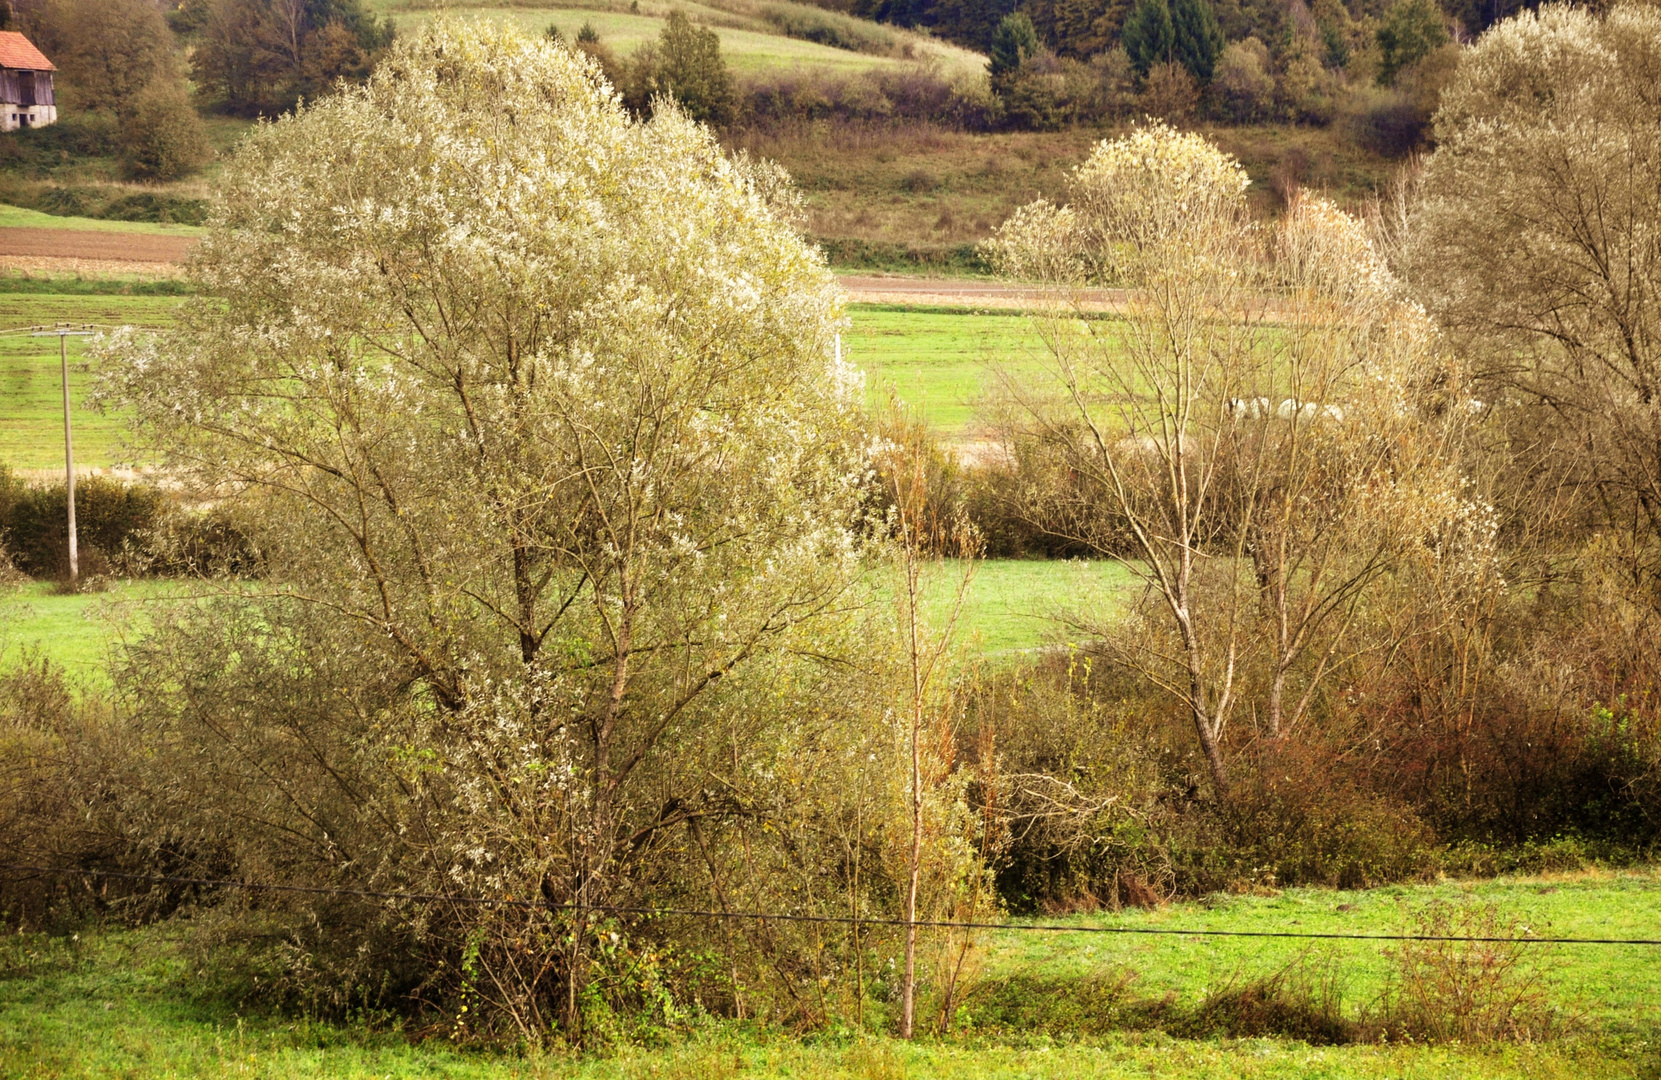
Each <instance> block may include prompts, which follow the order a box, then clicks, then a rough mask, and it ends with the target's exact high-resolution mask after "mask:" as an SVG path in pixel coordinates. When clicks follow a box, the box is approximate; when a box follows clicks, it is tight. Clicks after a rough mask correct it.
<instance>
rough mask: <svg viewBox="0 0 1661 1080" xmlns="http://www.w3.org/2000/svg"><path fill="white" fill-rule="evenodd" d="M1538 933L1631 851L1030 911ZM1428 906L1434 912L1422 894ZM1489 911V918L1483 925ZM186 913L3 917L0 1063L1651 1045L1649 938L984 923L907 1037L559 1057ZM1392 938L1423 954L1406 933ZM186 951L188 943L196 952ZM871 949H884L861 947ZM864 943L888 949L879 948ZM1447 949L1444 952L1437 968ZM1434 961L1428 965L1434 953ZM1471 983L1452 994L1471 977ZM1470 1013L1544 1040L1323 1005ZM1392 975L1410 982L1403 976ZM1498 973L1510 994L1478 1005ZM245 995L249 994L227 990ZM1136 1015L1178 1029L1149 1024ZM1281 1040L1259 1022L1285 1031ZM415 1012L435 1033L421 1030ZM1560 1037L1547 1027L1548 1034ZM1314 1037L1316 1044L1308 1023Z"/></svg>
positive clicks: (1549, 1053) (1031, 1063) (879, 1066)
mask: <svg viewBox="0 0 1661 1080" xmlns="http://www.w3.org/2000/svg"><path fill="white" fill-rule="evenodd" d="M1494 911H1497V912H1503V913H1504V915H1503V916H1502V917H1501V918H1502V923H1501V924H1502V925H1505V926H1508V927H1514V926H1516V925H1520V924H1526V925H1527V926H1528V927H1529V929H1530V930H1531V931H1532V932H1533V933H1535V934H1539V935H1547V934H1550V935H1554V936H1589V937H1626V936H1646V935H1649V936H1653V934H1654V929H1655V927H1656V926H1657V925H1661V877H1658V876H1657V874H1656V873H1655V872H1653V871H1632V872H1620V873H1609V872H1604V873H1577V874H1568V875H1548V876H1541V877H1506V878H1499V879H1494V880H1490V881H1485V882H1480V883H1470V884H1463V883H1460V884H1456V883H1445V884H1441V885H1435V886H1421V887H1406V886H1396V887H1390V888H1384V889H1377V890H1372V891H1367V892H1346V893H1335V892H1331V891H1327V890H1320V889H1288V890H1285V891H1283V892H1279V893H1277V894H1275V895H1272V896H1223V897H1216V898H1214V899H1213V900H1210V901H1208V902H1206V903H1185V904H1173V905H1169V906H1166V907H1163V908H1160V909H1158V910H1156V911H1143V912H1135V911H1130V912H1124V913H1122V914H1118V915H1112V916H1108V915H1095V916H1067V917H1056V918H1049V919H1045V920H1043V922H1044V923H1045V924H1047V925H1073V926H1077V927H1080V928H1081V929H1082V928H1086V927H1095V926H1122V927H1147V928H1158V929H1169V928H1176V927H1181V928H1189V929H1204V930H1246V931H1261V930H1285V929H1291V930H1299V929H1302V930H1307V931H1312V932H1334V933H1359V934H1368V933H1398V932H1401V931H1403V930H1417V929H1421V928H1423V926H1424V925H1425V918H1426V913H1435V912H1443V913H1456V914H1454V915H1453V917H1454V918H1455V919H1463V920H1464V921H1462V922H1459V923H1458V924H1457V925H1460V926H1480V925H1483V920H1484V919H1486V918H1488V917H1489V913H1490V912H1494ZM1430 917H1431V918H1434V917H1436V916H1435V915H1431V916H1430ZM1488 925H1495V924H1492V923H1490V924H1488ZM210 940H211V935H208V934H203V933H201V932H200V931H193V930H191V929H190V928H189V924H188V923H183V924H181V923H174V924H164V925H161V926H156V927H152V928H149V929H144V930H137V931H111V932H106V933H96V934H92V935H89V936H86V937H85V938H84V939H77V940H71V939H69V938H67V937H56V938H53V937H46V936H44V935H14V936H11V937H9V938H8V939H7V940H6V941H5V943H4V944H3V945H0V1072H4V1073H5V1074H6V1075H16V1076H46V1075H106V1074H109V1075H121V1076H125V1077H131V1078H133V1080H148V1078H150V1077H163V1076H172V1075H180V1074H188V1075H222V1074H223V1075H243V1076H263V1077H284V1078H300V1077H355V1076H368V1075H373V1076H377V1077H394V1078H402V1077H414V1076H430V1075H435V1074H440V1075H444V1076H456V1077H478V1078H481V1080H482V1078H486V1077H491V1078H494V1077H503V1078H505V1077H523V1078H527V1080H528V1078H532V1077H553V1076H559V1077H572V1078H578V1077H582V1078H590V1077H591V1078H594V1080H601V1078H619V1080H621V1078H633V1077H642V1078H643V1077H649V1076H656V1077H686V1078H688V1080H691V1078H693V1077H697V1078H704V1077H721V1076H738V1075H761V1076H786V1075H788V1076H799V1077H808V1078H814V1077H825V1078H831V1077H850V1078H855V1077H857V1078H870V1077H892V1076H906V1075H910V1076H929V1077H942V1078H946V1077H962V1078H964V1080H970V1078H975V1080H978V1078H981V1077H1005V1076H1007V1077H1033V1076H1043V1077H1047V1078H1049V1077H1062V1078H1065V1077H1086V1076H1088V1077H1120V1076H1124V1077H1141V1076H1147V1075H1149V1074H1150V1072H1153V1073H1157V1074H1158V1075H1160V1076H1163V1077H1172V1078H1200V1077H1208V1078H1222V1077H1261V1078H1270V1077H1273V1078H1283V1080H1293V1078H1310V1080H1313V1078H1317V1077H1321V1078H1331V1077H1343V1078H1345V1080H1349V1078H1361V1077H1374V1076H1376V1077H1399V1076H1404V1075H1408V1076H1414V1077H1419V1078H1425V1080H1429V1078H1448V1080H1455V1078H1460V1080H1462V1078H1464V1077H1470V1076H1482V1077H1488V1078H1508V1077H1517V1078H1523V1077H1527V1078H1529V1080H1543V1078H1544V1080H1550V1078H1563V1080H1571V1078H1573V1080H1597V1078H1602V1077H1618V1076H1631V1075H1633V1073H1632V1071H1631V1069H1632V1066H1633V1063H1634V1062H1637V1063H1638V1064H1639V1066H1640V1068H1642V1067H1643V1063H1644V1062H1645V1061H1646V1060H1654V1057H1655V1050H1654V1047H1653V1044H1652V1043H1651V1042H1650V1040H1651V1039H1652V1038H1653V1033H1654V1031H1655V1028H1656V1026H1657V1024H1658V1022H1661V1004H1658V989H1661V988H1658V984H1657V979H1658V975H1657V965H1656V957H1655V955H1654V950H1653V949H1645V948H1642V947H1595V946H1524V947H1522V948H1521V950H1519V951H1517V952H1515V953H1512V952H1506V953H1504V954H1503V955H1501V954H1495V956H1494V957H1493V959H1496V960H1502V961H1503V962H1504V963H1505V964H1508V965H1509V964H1514V965H1515V966H1514V967H1510V968H1509V969H1508V970H1507V971H1506V972H1504V973H1500V972H1497V971H1487V972H1485V973H1484V974H1483V976H1481V977H1478V978H1474V979H1472V978H1466V979H1465V980H1463V981H1461V980H1460V979H1458V978H1457V977H1456V978H1454V979H1452V980H1449V981H1447V982H1445V983H1433V982H1427V983H1424V984H1422V985H1418V986H1417V988H1416V989H1415V990H1412V991H1409V992H1407V993H1404V987H1403V985H1402V983H1401V972H1402V971H1403V970H1413V968H1411V967H1407V968H1404V966H1403V963H1402V960H1403V959H1404V957H1403V956H1402V946H1400V945H1399V944H1388V943H1379V942H1366V941H1349V942H1329V943H1324V944H1318V945H1311V944H1310V943H1309V942H1299V941H1263V940H1261V939H1251V938H1201V937H1137V936H1114V935H1104V934H1086V933H1072V934H1069V933H1033V932H1025V933H1023V932H1020V931H1014V932H998V933H989V934H986V935H984V936H983V938H982V940H981V941H980V943H979V947H980V948H981V949H982V950H984V952H983V953H982V954H981V955H980V956H978V957H977V960H976V969H977V970H976V971H975V972H974V973H973V974H972V977H971V978H970V979H969V981H968V983H967V986H966V992H965V999H964V1004H963V1008H962V1010H961V1012H960V1013H959V1016H958V1018H957V1024H956V1026H955V1027H954V1030H953V1032H952V1033H951V1034H950V1035H948V1036H947V1037H946V1038H943V1039H938V1040H934V1041H931V1042H929V1043H926V1044H924V1045H908V1044H905V1043H901V1042H897V1041H894V1040H890V1039H886V1038H881V1037H876V1038H863V1039H861V1038H849V1037H846V1036H843V1037H837V1036H835V1035H830V1036H827V1037H825V1038H821V1039H816V1040H814V1041H813V1042H812V1043H811V1044H803V1043H800V1042H797V1041H794V1040H791V1039H788V1038H783V1037H780V1036H776V1035H775V1036H769V1035H768V1034H767V1033H766V1032H765V1031H757V1030H749V1031H746V1030H744V1029H741V1028H740V1029H726V1030H719V1029H710V1030H707V1031H704V1032H702V1033H700V1032H696V1031H694V1032H692V1033H690V1034H683V1035H678V1036H668V1037H667V1042H666V1044H664V1045H660V1046H658V1047H657V1048H655V1049H631V1048H627V1047H624V1048H620V1049H619V1050H618V1051H616V1052H615V1053H614V1054H611V1055H607V1056H604V1057H600V1058H597V1059H590V1060H587V1061H575V1060H571V1059H568V1058H565V1057H562V1056H559V1055H552V1056H535V1055H533V1056H530V1057H519V1056H517V1055H503V1056H498V1055H494V1054H489V1053H457V1052H455V1051H452V1050H449V1049H446V1048H445V1047H443V1046H442V1045H435V1043H436V1042H437V1040H434V1041H429V1042H427V1043H424V1044H422V1045H420V1046H413V1047H412V1046H410V1045H409V1044H408V1043H407V1042H406V1041H405V1040H404V1037H403V1036H404V1034H405V1033H403V1032H400V1031H399V1030H398V1029H397V1028H396V1027H392V1028H385V1029H382V1030H379V1031H377V1030H376V1029H375V1028H374V1027H373V1026H372V1025H367V1024H365V1025H353V1026H350V1027H346V1026H335V1025H332V1024H328V1023H320V1022H315V1021H306V1020H299V1019H294V1018H291V1017H286V1016H283V1015H282V1014H280V1013H272V1012H270V1011H268V1010H265V1009H262V1008H260V1007H258V1006H257V1005H255V1004H253V1002H252V1001H250V1000H249V999H248V998H247V997H246V995H248V994H249V993H250V991H251V990H252V986H251V984H250V981H249V980H251V979H253V978H255V977H256V976H257V975H258V970H257V968H252V967H248V968H241V967H239V966H238V965H237V963H236V962H235V961H233V960H232V959H231V958H230V957H229V956H227V955H226V954H224V953H216V952H214V951H213V949H212V946H211V945H209V944H208V942H209V941H210ZM1419 949H1420V951H1419V952H1417V953H1413V954H1411V959H1412V960H1416V961H1424V962H1426V963H1428V964H1429V965H1430V966H1431V967H1434V966H1435V954H1433V953H1431V952H1429V951H1428V950H1427V949H1426V947H1423V946H1421V947H1419ZM204 950H206V951H204ZM875 959H876V960H878V961H882V960H883V959H884V958H882V957H877V958H875ZM887 959H893V958H892V957H889V958H887ZM1448 970H1451V969H1448ZM1448 970H1444V971H1443V974H1444V975H1446V974H1447V973H1448ZM1473 990H1474V991H1475V992H1474V993H1471V992H1472V991H1473ZM1459 993H1467V994H1470V997H1469V999H1468V1000H1467V1001H1465V1002H1463V1005H1462V1007H1459V1006H1455V1008H1454V1010H1453V1011H1455V1012H1457V1013H1458V1014H1459V1016H1460V1019H1461V1021H1462V1022H1464V1023H1466V1024H1468V1025H1470V1026H1471V1029H1472V1030H1470V1031H1468V1032H1467V1033H1466V1034H1467V1038H1466V1039H1465V1040H1464V1041H1465V1042H1467V1043H1469V1042H1472V1041H1480V1035H1481V1033H1480V1032H1479V1031H1477V1030H1476V1028H1477V1027H1478V1026H1479V1025H1482V1024H1485V1023H1487V1024H1491V1023H1495V1022H1496V1018H1498V1017H1499V1016H1501V1014H1503V1017H1504V1019H1500V1020H1498V1022H1500V1023H1504V1022H1507V1021H1510V1020H1520V1021H1525V1022H1529V1023H1534V1024H1538V1025H1542V1028H1541V1029H1540V1030H1542V1031H1551V1032H1553V1033H1555V1034H1556V1035H1558V1036H1559V1039H1558V1041H1552V1042H1534V1043H1529V1044H1524V1045H1522V1046H1512V1047H1506V1048H1503V1049H1484V1048H1482V1047H1480V1046H1469V1045H1467V1046H1464V1047H1460V1046H1454V1047H1438V1046H1429V1045H1423V1044H1418V1045H1415V1044H1414V1042H1413V1041H1412V1040H1404V1041H1394V1042H1391V1043H1386V1044H1384V1045H1374V1044H1367V1045H1344V1044H1343V1035H1344V1032H1345V1030H1346V1025H1353V1024H1356V1023H1358V1022H1360V1020H1361V1019H1362V1018H1364V1017H1365V1016H1367V1015H1368V1014H1370V1013H1378V1012H1380V1011H1381V1010H1383V1009H1385V1008H1386V1007H1388V1008H1394V1009H1396V1010H1398V1011H1400V1010H1402V1009H1404V1008H1412V1007H1418V1006H1422V1005H1430V1006H1434V1007H1444V1006H1448V1005H1450V1004H1452V1003H1451V1002H1450V1001H1449V1000H1447V999H1448V998H1449V997H1450V996H1451V995H1455V994H1459ZM1413 995H1416V996H1413ZM1507 995H1515V997H1516V998H1517V1001H1516V1004H1517V1005H1518V1008H1515V1009H1506V1008H1504V1007H1503V1006H1501V1007H1499V1008H1496V1005H1497V1004H1498V1003H1500V1002H1502V1001H1503V1000H1505V999H1506V997H1507ZM251 1006H252V1007H251ZM1160 1028H1167V1029H1168V1028H1176V1029H1178V1030H1184V1029H1185V1030H1186V1032H1187V1033H1188V1034H1189V1035H1190V1036H1191V1038H1189V1039H1180V1038H1172V1037H1171V1035H1170V1034H1168V1033H1167V1032H1166V1031H1164V1030H1160ZM1288 1029H1290V1031H1289V1033H1292V1034H1296V1035H1301V1036H1302V1038H1301V1039H1293V1040H1285V1039H1279V1038H1274V1037H1273V1036H1275V1035H1277V1034H1280V1033H1283V1032H1288ZM433 1034H435V1035H436V1034H442V1032H440V1031H435V1032H433ZM1565 1035H1566V1036H1567V1039H1566V1040H1563V1039H1562V1036H1565ZM1335 1039H1336V1041H1337V1044H1336V1045H1333V1044H1332V1043H1333V1042H1334V1040H1335Z"/></svg>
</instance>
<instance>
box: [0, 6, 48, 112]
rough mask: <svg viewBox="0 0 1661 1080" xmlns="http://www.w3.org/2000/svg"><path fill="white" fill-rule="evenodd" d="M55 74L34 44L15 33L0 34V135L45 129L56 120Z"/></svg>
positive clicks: (2, 32)
mask: <svg viewBox="0 0 1661 1080" xmlns="http://www.w3.org/2000/svg"><path fill="white" fill-rule="evenodd" d="M56 70H58V69H57V68H55V67H53V66H52V61H50V60H48V59H46V57H45V56H44V55H43V54H42V53H41V51H40V50H39V49H37V48H35V43H34V42H32V41H30V40H29V39H28V38H26V37H24V36H23V35H22V34H19V33H18V32H17V31H15V30H0V131H16V130H17V129H18V128H26V127H44V126H45V125H47V124H50V123H52V122H53V121H55V120H56V119H57V118H58V99H57V98H56V97H55V96H54V95H53V93H52V72H54V71H56Z"/></svg>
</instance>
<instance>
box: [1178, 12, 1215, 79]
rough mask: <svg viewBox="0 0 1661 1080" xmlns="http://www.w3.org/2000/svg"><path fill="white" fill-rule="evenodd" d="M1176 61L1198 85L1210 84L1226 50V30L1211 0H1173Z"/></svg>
mask: <svg viewBox="0 0 1661 1080" xmlns="http://www.w3.org/2000/svg"><path fill="white" fill-rule="evenodd" d="M1170 12H1171V27H1172V30H1173V31H1174V34H1173V48H1172V54H1173V55H1172V59H1174V60H1176V61H1177V62H1178V63H1180V64H1181V65H1182V66H1183V67H1185V68H1187V69H1188V73H1189V74H1190V75H1192V76H1194V78H1195V80H1196V81H1198V82H1202V83H1205V82H1210V81H1211V75H1212V72H1214V71H1215V70H1216V68H1217V57H1218V56H1219V55H1220V54H1221V53H1222V51H1223V31H1222V28H1221V27H1219V26H1218V25H1217V13H1216V11H1214V10H1213V9H1212V7H1211V0H1170Z"/></svg>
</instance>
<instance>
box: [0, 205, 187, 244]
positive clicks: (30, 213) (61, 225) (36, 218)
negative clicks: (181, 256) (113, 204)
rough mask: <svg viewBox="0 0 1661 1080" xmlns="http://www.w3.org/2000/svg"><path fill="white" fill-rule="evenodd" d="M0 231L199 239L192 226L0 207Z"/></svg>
mask: <svg viewBox="0 0 1661 1080" xmlns="http://www.w3.org/2000/svg"><path fill="white" fill-rule="evenodd" d="M0 229H74V230H77V231H90V232H117V233H143V234H145V235H148V236H200V235H201V234H202V230H201V229H200V228H198V227H197V226H195V225H163V224H157V223H155V222H149V221H105V220H103V219H102V218H84V217H59V216H58V215H56V214H43V213H41V212H40V211H39V210H25V209H24V208H23V207H21V206H7V205H5V204H4V203H0Z"/></svg>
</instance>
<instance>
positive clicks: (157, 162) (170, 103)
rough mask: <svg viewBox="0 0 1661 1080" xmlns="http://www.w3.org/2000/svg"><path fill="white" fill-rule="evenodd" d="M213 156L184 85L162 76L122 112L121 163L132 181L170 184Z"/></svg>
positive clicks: (205, 133) (193, 170)
mask: <svg viewBox="0 0 1661 1080" xmlns="http://www.w3.org/2000/svg"><path fill="white" fill-rule="evenodd" d="M211 154H212V151H211V149H210V148H209V147H208V137H207V132H206V131H205V130H204V128H203V126H202V118H201V117H199V116H197V115H196V106H195V105H193V104H192V103H191V100H190V94H189V93H188V92H187V91H186V90H185V87H184V83H183V82H181V81H180V80H177V79H171V78H161V79H157V80H156V81H155V82H152V83H151V84H150V85H149V86H147V87H145V88H144V89H143V90H141V91H139V93H138V94H137V95H135V96H134V97H133V99H132V100H131V101H130V102H129V103H128V104H127V107H126V108H125V109H124V110H123V111H122V114H121V165H122V168H123V169H125V170H126V172H127V174H128V175H129V176H131V177H132V178H133V179H135V180H174V179H177V178H178V177H181V176H184V175H186V174H187V173H192V172H195V171H196V170H197V169H199V168H201V166H202V164H203V163H204V162H205V161H207V160H208V158H209V156H210V155H211Z"/></svg>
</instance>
